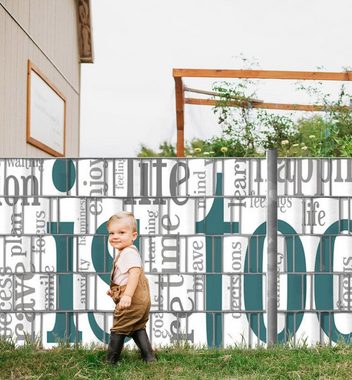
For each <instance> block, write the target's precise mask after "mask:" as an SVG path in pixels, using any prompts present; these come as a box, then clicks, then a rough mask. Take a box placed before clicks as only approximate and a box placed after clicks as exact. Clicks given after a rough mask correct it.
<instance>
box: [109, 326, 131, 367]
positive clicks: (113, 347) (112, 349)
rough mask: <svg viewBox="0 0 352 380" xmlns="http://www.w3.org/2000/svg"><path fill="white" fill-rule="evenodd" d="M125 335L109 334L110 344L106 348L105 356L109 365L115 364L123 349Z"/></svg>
mask: <svg viewBox="0 0 352 380" xmlns="http://www.w3.org/2000/svg"><path fill="white" fill-rule="evenodd" d="M125 338H126V335H123V334H115V333H113V332H112V333H111V334H110V343H109V346H108V353H107V355H106V361H107V362H108V363H110V364H115V363H116V362H117V361H118V360H119V358H120V354H121V351H122V348H123V343H124V341H125Z"/></svg>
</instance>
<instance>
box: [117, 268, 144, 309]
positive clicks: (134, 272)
mask: <svg viewBox="0 0 352 380" xmlns="http://www.w3.org/2000/svg"><path fill="white" fill-rule="evenodd" d="M140 274H141V268H138V267H133V268H131V269H130V270H129V271H128V282H127V286H126V289H125V292H124V294H123V296H122V297H121V300H120V303H119V308H120V309H125V308H127V307H130V306H131V301H132V297H133V294H134V292H135V290H136V288H137V285H138V279H139V276H140Z"/></svg>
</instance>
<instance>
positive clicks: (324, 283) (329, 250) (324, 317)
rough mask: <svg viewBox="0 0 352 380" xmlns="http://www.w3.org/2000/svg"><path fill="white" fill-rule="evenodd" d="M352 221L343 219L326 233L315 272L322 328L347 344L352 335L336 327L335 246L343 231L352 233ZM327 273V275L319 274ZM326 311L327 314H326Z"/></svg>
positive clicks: (316, 301)
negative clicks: (334, 312)
mask: <svg viewBox="0 0 352 380" xmlns="http://www.w3.org/2000/svg"><path fill="white" fill-rule="evenodd" d="M351 222H352V221H351V220H347V219H341V220H338V221H337V222H335V223H333V224H332V225H331V226H330V227H329V228H328V229H327V230H326V231H325V233H324V235H323V236H322V239H321V241H320V243H319V246H318V249H317V254H316V259H315V272H317V273H318V274H315V275H314V293H315V305H316V308H317V310H322V311H320V312H319V313H317V315H318V319H319V315H320V327H321V328H322V329H323V331H324V332H325V334H326V335H327V336H329V337H330V339H331V340H333V341H334V342H337V341H338V340H339V339H343V340H344V341H345V342H347V343H350V341H351V337H352V333H349V334H343V333H341V332H340V331H339V330H338V329H337V327H336V325H335V318H334V315H333V314H332V313H333V310H334V301H333V294H334V293H333V292H334V291H333V277H334V276H333V274H332V272H333V270H334V268H333V262H334V246H335V240H336V237H337V235H338V234H339V233H340V232H342V231H349V232H352V223H351ZM319 273H326V274H319ZM324 311H326V312H324Z"/></svg>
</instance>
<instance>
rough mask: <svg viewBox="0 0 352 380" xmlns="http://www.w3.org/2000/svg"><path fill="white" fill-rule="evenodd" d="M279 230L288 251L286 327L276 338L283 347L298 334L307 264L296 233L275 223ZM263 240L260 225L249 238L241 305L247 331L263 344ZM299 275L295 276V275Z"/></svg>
mask: <svg viewBox="0 0 352 380" xmlns="http://www.w3.org/2000/svg"><path fill="white" fill-rule="evenodd" d="M278 230H279V231H280V232H281V233H282V234H283V235H284V236H285V241H286V247H287V272H288V274H287V310H295V311H297V310H302V311H301V312H293V311H292V312H287V313H286V324H285V325H286V326H285V328H284V329H283V330H282V331H281V332H280V333H279V334H278V342H280V343H282V342H285V341H287V340H288V339H289V338H290V337H292V336H293V335H294V334H295V333H296V331H297V330H298V328H299V326H300V324H301V322H302V319H303V315H304V313H303V310H304V309H305V304H306V284H307V279H306V277H307V276H306V274H301V273H305V272H306V261H305V256H304V250H303V245H302V242H301V239H300V238H299V236H298V235H297V232H296V231H295V230H294V229H293V228H292V227H291V226H290V225H289V224H287V223H286V222H284V221H282V220H279V221H278ZM265 236H266V223H263V224H261V225H260V226H259V227H258V228H257V229H256V230H255V231H254V233H253V235H252V236H251V238H250V241H249V246H248V248H247V252H246V259H245V264H244V273H245V274H244V304H245V309H246V310H247V311H251V313H248V314H247V318H248V320H249V323H250V327H251V329H252V330H253V332H254V333H255V334H256V335H257V337H258V338H259V339H260V340H262V341H263V342H266V326H265V324H264V316H263V313H264V308H263V297H262V294H263V247H264V239H265ZM296 272H298V273H296Z"/></svg>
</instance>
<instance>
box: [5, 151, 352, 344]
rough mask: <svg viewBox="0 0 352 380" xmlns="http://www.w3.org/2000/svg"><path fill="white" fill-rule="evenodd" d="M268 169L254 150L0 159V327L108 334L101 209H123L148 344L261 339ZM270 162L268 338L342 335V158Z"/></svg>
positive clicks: (345, 241) (347, 326)
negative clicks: (272, 319)
mask: <svg viewBox="0 0 352 380" xmlns="http://www.w3.org/2000/svg"><path fill="white" fill-rule="evenodd" d="M266 171H267V169H266V161H265V159H259V158H251V159H243V158H241V159H227V158H226V159H225V158H224V159H219V158H216V159H215V158H210V159H186V158H182V159H132V158H131V159H115V158H114V159H113V158H106V159H101V158H97V159H95V158H89V159H83V158H82V159H2V160H0V173H1V175H0V210H1V217H0V247H1V248H0V249H1V251H2V253H1V255H0V307H1V311H0V335H1V336H3V337H10V336H11V337H13V338H15V339H16V340H17V342H18V343H19V344H21V343H22V342H23V341H24V340H25V339H30V338H33V339H34V338H35V337H38V336H39V337H40V339H41V340H42V342H43V345H44V346H45V347H50V346H52V345H55V344H57V342H58V341H60V340H66V339H67V340H69V341H70V342H82V343H83V344H86V343H92V342H97V343H106V342H107V341H108V338H109V328H110V326H111V325H112V310H113V307H114V305H113V303H112V301H111V300H110V298H109V297H108V296H106V295H105V294H106V290H107V288H108V283H109V273H110V269H111V265H112V261H113V257H114V255H115V252H114V251H113V249H112V248H111V247H110V246H109V245H108V242H107V231H106V221H107V220H108V218H109V217H110V215H111V214H113V213H114V212H116V211H118V210H128V211H133V212H134V213H135V216H136V218H137V220H138V230H139V237H138V240H137V245H138V246H139V249H140V252H141V255H142V259H143V262H144V266H145V271H146V274H147V277H148V279H149V283H150V287H151V296H152V308H151V315H150V320H149V323H148V326H147V329H148V332H149V335H150V337H151V340H152V343H153V345H161V344H162V345H168V344H172V343H175V342H179V341H187V342H188V343H190V344H196V345H208V346H231V345H235V344H243V345H246V346H249V347H253V346H256V345H265V344H266V324H267V320H266V319H267V315H266V314H267V313H266V282H267V281H266V260H267V257H266V213H265V210H266V178H267V172H266ZM277 176H278V194H279V196H278V257H277V261H278V278H277V289H278V294H277V297H278V304H277V307H278V336H277V338H278V341H279V342H285V341H290V342H292V344H299V343H300V342H302V341H305V342H307V343H308V344H315V343H317V342H320V343H333V342H337V341H338V340H341V339H342V340H345V341H347V342H349V341H350V338H351V322H352V314H351V304H352V299H351V298H352V295H351V293H352V289H351V283H352V279H351V274H352V249H351V248H352V244H351V243H352V240H351V232H352V220H351V195H352V160H351V159H281V160H279V161H278V171H277ZM128 344H130V343H128Z"/></svg>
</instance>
